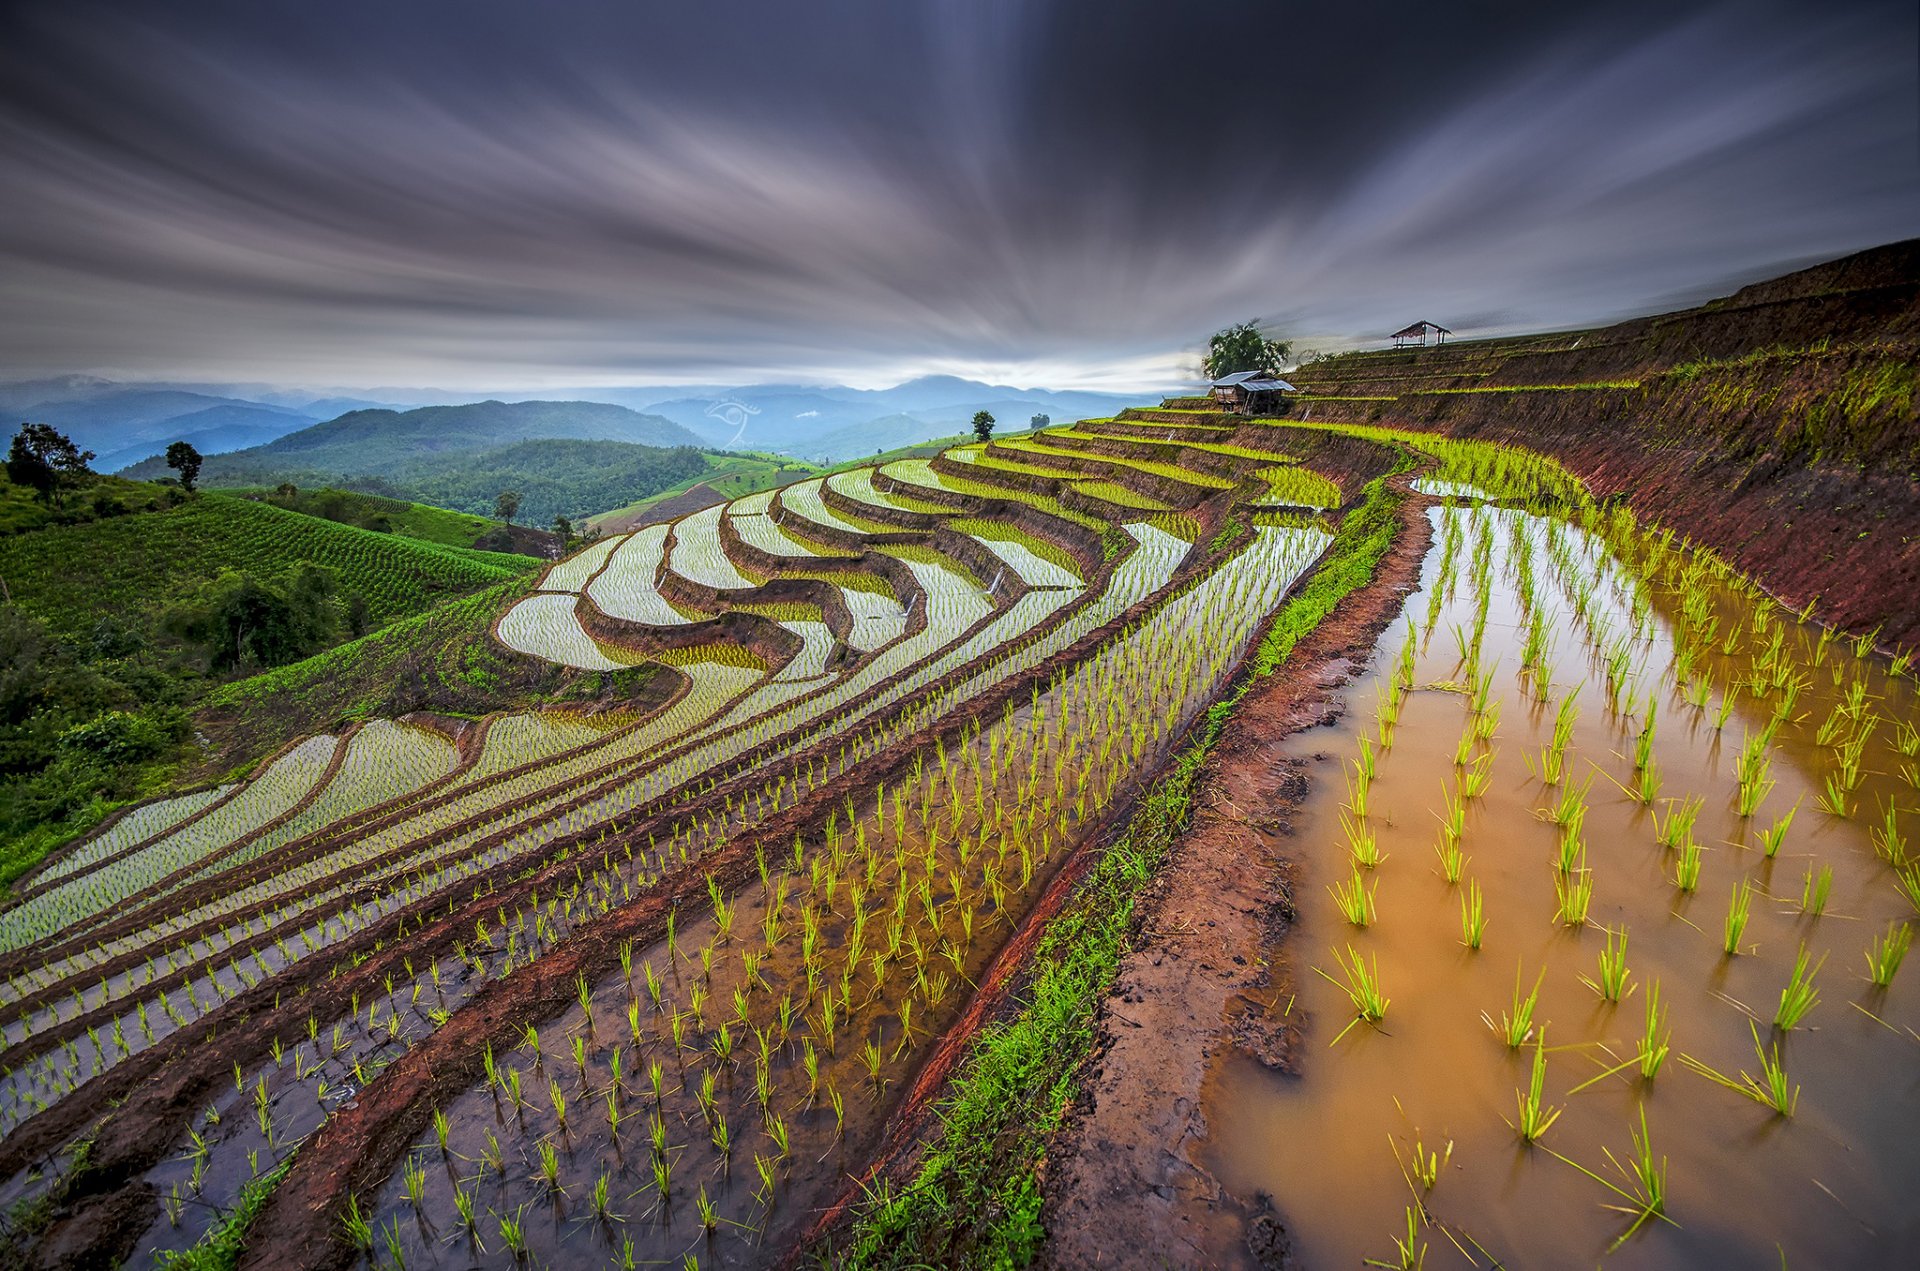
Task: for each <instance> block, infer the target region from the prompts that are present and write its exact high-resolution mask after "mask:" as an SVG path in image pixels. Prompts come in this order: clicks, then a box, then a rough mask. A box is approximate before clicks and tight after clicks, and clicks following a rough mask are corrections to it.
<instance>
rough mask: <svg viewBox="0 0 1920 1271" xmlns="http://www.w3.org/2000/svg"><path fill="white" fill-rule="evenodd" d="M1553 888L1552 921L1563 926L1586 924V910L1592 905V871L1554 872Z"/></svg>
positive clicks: (1582, 925)
mask: <svg viewBox="0 0 1920 1271" xmlns="http://www.w3.org/2000/svg"><path fill="white" fill-rule="evenodd" d="M1553 890H1554V901H1555V909H1554V921H1555V922H1557V923H1559V924H1560V925H1561V926H1563V927H1584V926H1586V925H1587V911H1588V910H1589V909H1591V908H1592V906H1593V871H1592V870H1590V869H1583V870H1577V871H1575V872H1573V873H1571V874H1555V875H1554V880H1553Z"/></svg>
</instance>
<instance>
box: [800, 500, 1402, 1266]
mask: <svg viewBox="0 0 1920 1271" xmlns="http://www.w3.org/2000/svg"><path fill="white" fill-rule="evenodd" d="M1401 497H1402V496H1400V495H1398V494H1396V493H1395V492H1394V491H1392V490H1390V489H1388V487H1387V485H1386V481H1385V479H1384V478H1377V479H1375V480H1374V481H1372V482H1370V483H1368V485H1367V488H1366V496H1365V498H1364V500H1363V501H1362V502H1361V504H1360V506H1359V507H1357V508H1355V509H1354V510H1353V511H1352V512H1350V513H1349V514H1348V515H1347V517H1346V518H1345V520H1344V521H1343V522H1342V523H1341V527H1340V531H1339V533H1338V535H1337V536H1336V537H1335V540H1334V543H1333V546H1332V547H1331V548H1330V549H1329V550H1328V554H1327V557H1326V559H1325V560H1324V561H1323V562H1322V563H1321V565H1320V567H1319V569H1317V570H1316V571H1315V572H1314V574H1313V577H1312V578H1311V579H1310V580H1309V581H1308V582H1307V584H1306V586H1305V587H1303V588H1302V589H1301V590H1300V591H1299V592H1298V593H1297V594H1296V595H1295V596H1294V597H1293V598H1292V599H1291V600H1289V601H1288V602H1287V603H1286V605H1285V606H1283V607H1282V609H1281V611H1280V613H1279V615H1278V616H1277V617H1276V619H1275V620H1274V622H1273V624H1272V626H1271V627H1270V628H1269V630H1268V632H1267V635H1266V636H1265V638H1264V639H1263V640H1262V641H1261V644H1260V646H1259V648H1258V650H1257V651H1256V653H1255V655H1254V661H1253V667H1254V671H1255V677H1254V678H1248V679H1244V680H1242V681H1241V683H1240V684H1239V686H1238V687H1237V688H1236V689H1234V691H1233V692H1232V693H1231V694H1229V695H1228V696H1227V697H1226V698H1224V699H1222V700H1221V701H1220V702H1218V703H1216V704H1215V705H1214V706H1213V708H1212V709H1211V710H1209V711H1208V712H1207V718H1206V722H1205V724H1204V725H1203V726H1202V727H1201V729H1200V730H1199V732H1198V734H1197V736H1195V738H1194V740H1193V741H1192V742H1191V743H1190V744H1189V745H1188V746H1187V748H1186V749H1185V750H1183V751H1182V752H1181V753H1180V756H1179V758H1178V759H1176V760H1175V761H1174V763H1173V766H1172V768H1171V769H1170V771H1168V773H1167V774H1166V775H1165V776H1164V777H1162V778H1161V779H1160V781H1159V782H1157V783H1156V784H1155V785H1154V787H1153V788H1152V790H1151V791H1149V792H1148V794H1147V795H1146V796H1145V797H1144V798H1143V799H1142V800H1141V802H1140V804H1139V807H1138V808H1137V809H1136V810H1135V812H1134V815H1133V817H1132V819H1131V820H1130V821H1129V822H1128V825H1127V828H1126V831H1125V833H1124V834H1123V835H1122V836H1121V838H1120V839H1119V841H1118V842H1116V843H1115V844H1114V845H1113V846H1112V847H1110V848H1108V849H1107V851H1106V852H1105V853H1104V854H1103V855H1102V856H1101V858H1100V860H1099V861H1098V862H1097V863H1096V864H1095V865H1094V867H1093V869H1092V870H1091V871H1090V872H1089V874H1088V876H1087V878H1086V880H1085V881H1084V882H1083V883H1082V884H1081V887H1080V892H1079V894H1078V895H1077V896H1076V897H1075V898H1074V900H1073V902H1072V904H1071V905H1070V906H1069V907H1068V908H1067V909H1066V911H1065V912H1063V913H1062V914H1061V915H1060V916H1059V917H1058V918H1056V919H1055V920H1054V921H1053V923H1052V924H1051V925H1050V926H1049V927H1048V928H1047V931H1046V932H1045V934H1044V935H1043V936H1042V937H1041V939H1040V941H1039V944H1038V946H1037V947H1036V949H1035V951H1034V956H1033V961H1032V964H1031V968H1030V972H1029V974H1030V975H1031V982H1030V984H1029V987H1028V989H1027V991H1026V995H1025V999H1024V1000H1023V1001H1022V1002H1021V1004H1020V1006H1019V1009H1018V1011H1017V1012H1016V1013H1015V1015H1014V1016H1013V1017H1012V1018H1011V1019H1008V1020H1005V1021H1003V1022H1000V1023H997V1024H994V1025H991V1026H989V1027H988V1028H986V1029H984V1030H982V1032H981V1033H980V1035H979V1036H978V1037H977V1038H976V1039H975V1040H974V1042H973V1045H972V1048H971V1051H970V1052H969V1054H968V1056H967V1058H966V1059H965V1060H964V1061H963V1062H962V1065H961V1067H960V1070H959V1072H958V1073H957V1074H956V1076H955V1077H954V1079H953V1081H952V1083H951V1092H950V1094H949V1095H948V1097H947V1099H946V1101H945V1102H944V1103H943V1104H942V1105H941V1107H940V1109H939V1112H938V1114H937V1115H938V1121H939V1125H938V1129H937V1130H936V1132H935V1134H934V1136H933V1141H932V1143H931V1144H930V1145H929V1147H928V1149H927V1152H926V1155H925V1157H924V1158H923V1159H922V1162H921V1165H920V1168H919V1170H918V1172H917V1173H916V1174H915V1176H914V1177H913V1178H912V1179H910V1180H909V1181H908V1182H907V1183H906V1184H904V1185H903V1186H900V1187H898V1188H895V1187H892V1186H889V1185H887V1184H885V1183H884V1182H883V1183H882V1184H880V1185H879V1186H878V1187H877V1188H876V1189H875V1191H874V1192H873V1193H872V1194H870V1195H869V1196H868V1198H867V1199H866V1200H865V1201H864V1202H863V1203H862V1204H861V1205H860V1206H859V1208H858V1210H857V1212H856V1217H855V1219H854V1221H853V1224H852V1226H851V1229H850V1231H848V1232H847V1233H846V1234H845V1236H844V1237H843V1239H844V1243H845V1248H844V1249H837V1250H836V1251H835V1256H834V1260H835V1261H840V1262H844V1264H845V1265H848V1266H853V1267H863V1268H906V1267H919V1266H929V1265H932V1266H968V1267H1010V1266H1024V1265H1026V1264H1028V1263H1030V1262H1032V1261H1033V1260H1034V1257H1035V1256H1036V1255H1037V1253H1038V1252H1039V1250H1040V1248H1041V1246H1042V1244H1043V1243H1044V1241H1045V1239H1046V1232H1045V1229H1044V1227H1043V1226H1042V1224H1041V1221H1040V1206H1041V1195H1040V1189H1039V1185H1038V1182H1037V1181H1036V1179H1035V1169H1036V1167H1037V1165H1038V1163H1039V1161H1040V1159H1041V1157H1042V1155H1043V1154H1044V1153H1045V1151H1046V1149H1047V1147H1048V1144H1049V1142H1050V1140H1051V1138H1052V1135H1053V1133H1054V1132H1055V1131H1056V1130H1057V1129H1058V1128H1059V1126H1060V1123H1061V1119H1062V1117H1063V1116H1064V1115H1065V1112H1066V1109H1067V1108H1068V1107H1069V1106H1071V1105H1072V1103H1073V1101H1074V1097H1075V1095H1076V1094H1077V1092H1078V1090H1079V1085H1080V1074H1081V1067H1082V1064H1083V1063H1084V1061H1085V1060H1086V1058H1087V1057H1088V1055H1089V1054H1090V1052H1091V1048H1092V1045H1093V1041H1094V1027H1095V1023H1096V1018H1097V1011H1098V1008H1099V1004H1100V1002H1101V1000H1102V999H1103V998H1104V997H1105V995H1106V993H1107V990H1108V987H1109V986H1110V985H1111V984H1112V982H1113V977H1114V975H1115V973H1116V972H1117V971H1118V969H1119V966H1120V960H1121V959H1122V958H1123V957H1124V956H1125V955H1126V952H1127V950H1128V948H1129V947H1130V944H1131V940H1132V935H1133V925H1134V910H1135V906H1136V904H1137V903H1138V900H1139V895H1140V891H1141V889H1142V888H1143V887H1144V886H1145V884H1146V883H1147V881H1148V880H1149V879H1150V878H1151V877H1152V876H1153V874H1154V871H1155V870H1157V869H1158V868H1159V867H1160V865H1161V863H1162V862H1163V861H1164V860H1165V859H1166V857H1167V854H1168V852H1169V851H1171V849H1172V847H1173V844H1174V842H1175V841H1176V840H1177V839H1178V838H1179V836H1180V834H1181V832H1182V831H1183V830H1184V829H1185V828H1186V825H1187V818H1188V812H1189V809H1190V806H1191V801H1192V798H1193V792H1194V786H1195V783H1196V782H1197V781H1198V780H1199V775H1200V769H1201V767H1202V765H1203V764H1204V763H1205V762H1206V759H1207V756H1208V755H1209V754H1210V753H1211V752H1212V750H1213V747H1214V745H1215V743H1216V742H1218V740H1219V738H1220V735H1221V732H1222V731H1223V730H1224V728H1225V727H1226V723H1227V720H1228V718H1229V717H1230V716H1231V715H1232V713H1233V710H1234V708H1235V706H1237V705H1238V703H1239V701H1240V698H1241V697H1242V696H1243V695H1244V694H1245V693H1246V692H1247V691H1248V689H1249V688H1250V687H1252V685H1253V683H1254V682H1255V678H1257V677H1258V676H1264V675H1267V674H1270V673H1271V672H1272V671H1273V670H1274V669H1276V668H1278V667H1279V666H1281V665H1283V664H1284V663H1285V662H1286V660H1287V658H1288V657H1289V656H1290V655H1291V653H1292V651H1293V649H1294V647H1295V645H1297V644H1298V643H1299V641H1300V639H1301V638H1302V637H1304V636H1305V635H1306V634H1307V633H1309V632H1311V631H1312V630H1313V629H1314V628H1315V627H1317V626H1318V625H1319V623H1320V622H1321V620H1322V619H1323V618H1325V617H1326V615H1327V614H1329V613H1331V612H1332V611H1333V609H1334V607H1335V606H1336V605H1337V604H1339V602H1340V601H1341V600H1342V599H1344V598H1345V597H1346V596H1348V595H1349V594H1351V593H1352V592H1353V591H1355V590H1356V589H1358V588H1360V587H1364V586H1365V585H1367V583H1369V582H1370V581H1372V579H1373V575H1374V571H1375V570H1376V569H1377V568H1378V566H1379V564H1380V561H1381V559H1382V558H1384V557H1385V555H1386V553H1387V551H1388V550H1389V549H1390V548H1391V547H1392V545H1393V540H1394V534H1395V532H1396V530H1397V527H1398V519H1397V516H1396V509H1397V508H1398V506H1399V503H1400V500H1401Z"/></svg>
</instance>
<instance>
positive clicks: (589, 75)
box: [0, 0, 1920, 389]
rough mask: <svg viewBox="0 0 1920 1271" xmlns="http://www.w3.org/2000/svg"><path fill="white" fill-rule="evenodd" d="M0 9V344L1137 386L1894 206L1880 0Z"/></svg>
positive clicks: (1628, 298) (1771, 243)
mask: <svg viewBox="0 0 1920 1271" xmlns="http://www.w3.org/2000/svg"><path fill="white" fill-rule="evenodd" d="M0 12H4V14H5V15H6V16H5V17H3V18H0V375H3V376H5V377H8V378H12V377H19V376H24V375H29V374H40V373H46V372H64V371H94V372H99V373H104V374H110V375H116V376H121V377H126V376H135V375H139V376H158V377H172V378H227V379H245V380H274V381H279V382H286V383H301V384H329V385H391V384H435V385H444V386H448V387H455V388H475V389H478V388H509V387H526V388H535V387H538V386H540V385H543V384H556V385H557V384H572V385H578V384H595V383H598V384H617V383H661V382H671V381H715V380H719V381H730V380H755V379H771V378H799V379H806V380H841V381H847V382H853V383H857V384H862V385H874V384H880V383H888V382H892V381H894V380H897V379H900V378H904V377H907V376H911V375H915V374H919V373H923V372H932V371H948V372H957V373H963V374H972V375H980V376H983V377H987V378H992V379H996V380H1001V381H1013V382H1018V383H1022V384H1048V385H1052V386H1056V387H1070V386H1086V387H1121V388H1129V389H1134V388H1153V387H1160V386H1164V385H1167V384H1169V383H1170V382H1172V381H1175V380H1177V379H1179V378H1181V377H1182V375H1183V373H1184V372H1185V371H1187V370H1188V369H1189V368H1190V367H1191V366H1192V364H1193V362H1194V349H1195V347H1196V346H1197V345H1198V344H1199V343H1200V342H1201V341H1202V340H1203V338H1204V336H1205V334H1206V333H1207V332H1208V331H1210V330H1212V329H1214V328H1215V327H1217V326H1219V325H1220V324H1222V323H1225V322H1228V321H1234V320H1239V319H1244V318H1247V317H1254V316H1258V317H1260V318H1262V319H1265V320H1270V321H1272V322H1274V323H1276V324H1277V325H1278V326H1279V328H1281V329H1282V330H1284V331H1286V332H1288V333H1290V334H1292V335H1295V336H1296V337H1298V338H1300V339H1301V340H1302V341H1303V342H1304V343H1306V344H1308V345H1316V344H1317V345H1321V346H1327V347H1330V346H1333V345H1336V344H1340V343H1344V342H1349V341H1358V340H1372V339H1377V338H1378V337H1379V336H1381V335H1383V334H1384V333H1386V332H1389V331H1392V330H1393V329H1395V328H1396V327H1398V326H1400V325H1402V324H1404V323H1405V322H1407V321H1410V320H1412V319H1415V318H1430V319H1432V320H1434V321H1438V322H1441V323H1444V324H1445V325H1447V326H1450V327H1453V328H1455V329H1456V330H1457V331H1460V332H1461V333H1463V334H1465V333H1468V332H1476V331H1477V332H1492V331H1504V330H1520V329H1539V328H1545V327H1565V326H1570V325H1578V324H1582V323H1588V322H1597V321H1604V320H1609V319H1613V318H1617V317H1621V316H1626V315H1628V314H1632V313H1642V312H1650V311H1656V310H1659V309H1662V308H1670V307H1674V306H1675V305H1676V304H1679V303H1687V302H1692V301H1694V300H1697V299H1700V298H1703V297H1705V296H1707V295H1712V294H1719V293H1723V292H1725V291H1726V290H1730V289H1731V288H1732V287H1733V286H1735V285H1737V284H1738V283H1740V282H1742V281H1747V280H1752V279H1756V278H1760V277H1764V276H1767V275H1769V274H1771V273H1775V272H1779V271H1780V270H1781V269H1782V268H1783V267H1790V266H1793V265H1797V264H1803V263H1809V262H1811V261H1813V260H1816V259H1820V258H1823V257H1828V256H1833V255H1838V254H1841V253H1844V252H1847V251H1850V250H1854V249H1857V248H1861V247H1866V246H1871V245H1874V244H1877V243H1882V242H1888V241H1892V240H1895V239H1899V238H1905V237H1910V236H1913V235H1915V234H1920V140H1917V137H1920V125H1917V122H1916V121H1917V119H1920V97H1917V94H1916V69H1915V68H1916V49H1917V44H1920V36H1917V35H1916V24H1915V23H1916V20H1915V6H1914V5H1913V3H1912V0H1899V2H1897V3H1888V4H1865V3H1861V4H1849V3H1840V2H1836V0H1825V2H1823V3H1810V4H1797V5H1796V4H1753V3H1743V4H1728V5H1722V6H1705V7H1695V6H1689V5H1686V4H1684V3H1673V2H1663V3H1657V4H1644V5H1643V4H1637V3H1632V2H1613V3H1607V4H1601V5H1561V4H1540V3H1527V4H1514V5H1507V4H1487V3H1473V2H1472V0H1446V2H1444V3H1443V2H1440V0H1427V2H1424V3H1420V4H1412V5H1398V4H1381V3H1373V4H1355V3H1352V2H1351V0H1336V2H1333V3H1325V4H1319V3H1312V4H1303V3H1276V2H1275V0H1267V2H1266V3H1261V4H1254V5H1245V6H1238V5H1230V4H1208V3H1201V2H1196V0H1179V2H1177V3H1166V4H1157V5H1144V4H1129V3H1121V2H1116V0H1104V2H1102V3H1088V4H1063V3H1047V2H1045V0H1015V2H1010V3H988V2H984V0H954V2H953V3H945V4H923V3H912V2H910V0H876V2H874V3H833V2H831V0H812V2H809V3H791V2H782V3H767V4H764V5H748V4H737V3H720V2H713V0H701V2H698V3H679V4H658V3H652V2H650V0H610V2H608V3H561V2H559V0H548V2H544V3H535V2H534V0H457V2H455V3H439V2H435V0H376V2H374V3H357V2H353V0H325V2H323V3H322V2H316V0H301V2H300V3H297V4H283V3H276V2H272V0H237V2H235V3H223V4H214V3H198V2H194V0H167V3H164V4H155V3H152V2H151V0H144V2H135V0H129V2H127V3H122V4H110V3H109V4H102V3H92V2H89V0H48V2H45V3H18V2H15V3H12V4H9V5H7V6H5V8H4V10H0Z"/></svg>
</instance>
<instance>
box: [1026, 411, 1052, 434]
mask: <svg viewBox="0 0 1920 1271" xmlns="http://www.w3.org/2000/svg"><path fill="white" fill-rule="evenodd" d="M1052 422H1053V417H1052V416H1051V415H1035V416H1034V417H1033V418H1032V419H1029V420H1028V421H1027V427H1029V428H1031V429H1033V431H1035V432H1039V431H1040V430H1041V429H1042V428H1045V427H1046V426H1047V425H1048V424H1050V423H1052Z"/></svg>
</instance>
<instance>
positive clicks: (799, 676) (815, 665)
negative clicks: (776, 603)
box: [773, 618, 834, 683]
mask: <svg viewBox="0 0 1920 1271" xmlns="http://www.w3.org/2000/svg"><path fill="white" fill-rule="evenodd" d="M780 625H781V626H783V627H785V628H786V629H787V630H789V631H791V632H793V633H794V634H795V635H797V636H799V637H800V652H798V653H796V654H795V655H794V656H793V658H792V659H791V660H790V661H789V662H788V663H787V664H786V665H785V666H783V667H781V668H780V671H779V674H777V675H775V676H774V677H773V678H774V682H776V683H782V682H788V681H795V680H817V679H819V678H820V677H821V676H823V675H825V674H826V673H827V657H828V655H829V654H831V653H832V652H833V646H834V638H833V632H832V631H831V630H829V629H828V627H827V624H826V623H824V622H821V621H820V620H818V619H817V618H815V619H787V620H786V621H783V622H782V623H781V624H780Z"/></svg>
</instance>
